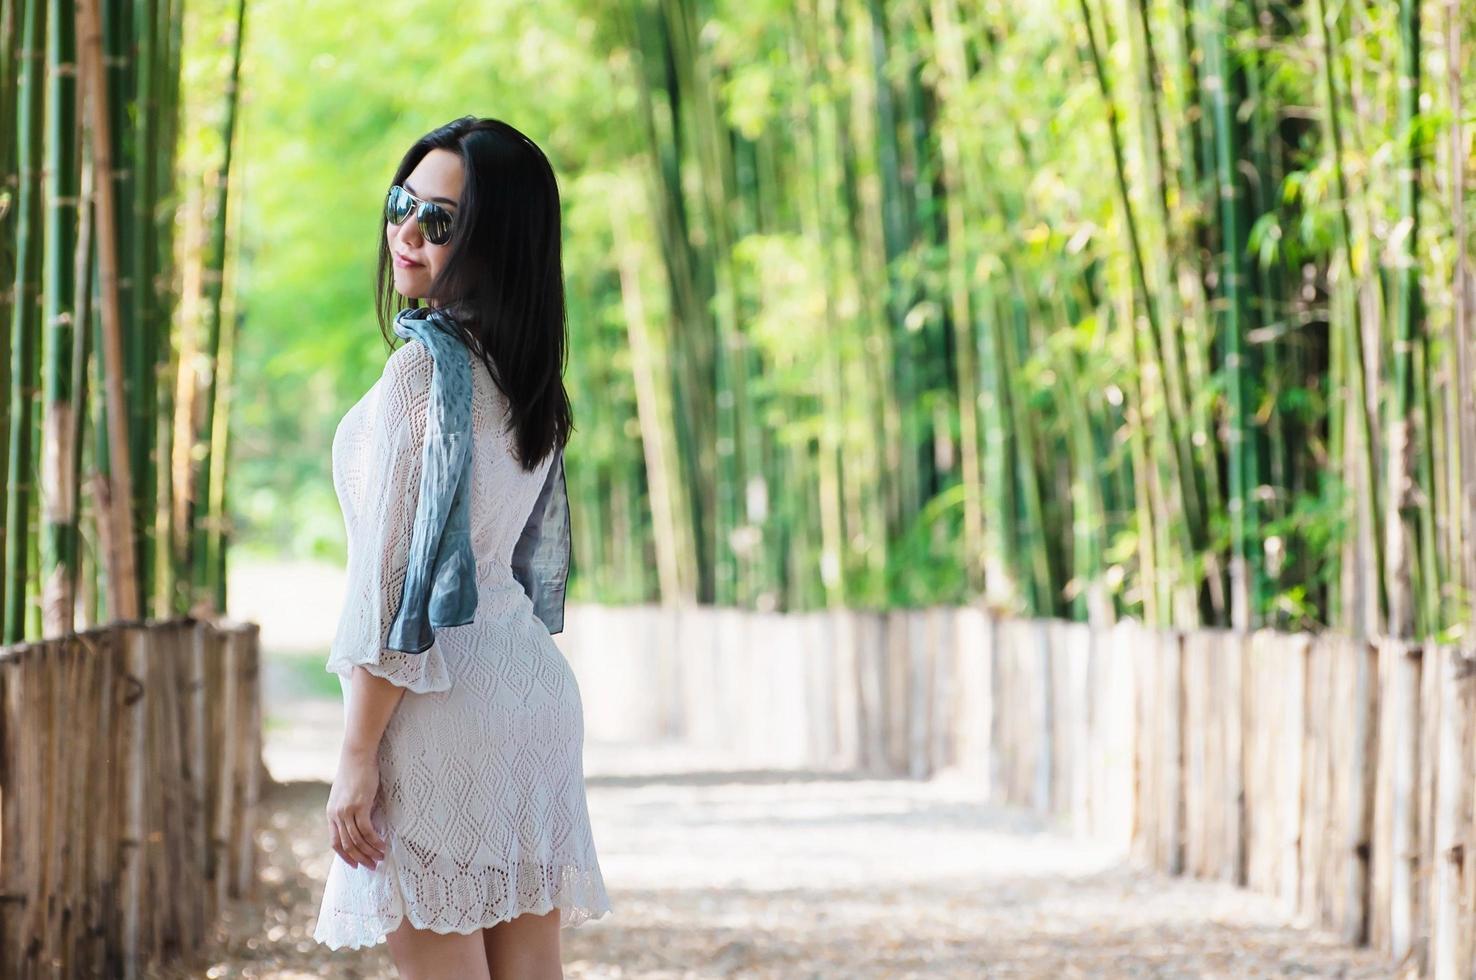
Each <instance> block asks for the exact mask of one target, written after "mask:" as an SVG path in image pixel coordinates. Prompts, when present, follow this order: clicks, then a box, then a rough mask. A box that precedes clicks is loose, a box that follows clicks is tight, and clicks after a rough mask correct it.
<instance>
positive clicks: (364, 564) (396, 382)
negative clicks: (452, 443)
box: [328, 341, 451, 694]
mask: <svg viewBox="0 0 1476 980" xmlns="http://www.w3.org/2000/svg"><path fill="white" fill-rule="evenodd" d="M434 366H435V361H434V359H433V358H432V356H431V353H430V351H429V349H427V348H426V346H425V345H424V344H422V343H420V342H419V341H411V342H409V343H406V344H405V345H404V346H402V347H399V348H397V349H396V350H395V351H394V353H392V354H391V355H390V357H389V360H388V361H387V362H386V363H385V366H384V374H383V375H382V376H381V377H380V379H379V382H378V384H377V386H376V387H377V391H376V393H375V396H374V397H373V398H371V399H370V404H369V405H368V406H367V409H368V412H369V418H368V419H367V420H366V421H365V423H364V424H365V425H366V426H368V428H369V439H368V450H367V451H368V454H369V459H368V460H367V465H366V467H365V469H366V471H367V475H368V480H367V482H368V485H367V486H366V487H365V488H364V493H363V498H364V499H363V505H362V511H361V512H360V513H359V514H358V515H357V519H356V520H355V521H354V523H353V526H352V528H350V530H349V535H348V583H347V586H346V588H345V590H344V602H343V609H342V610H341V612H340V613H339V620H338V629H337V631H336V633H335V634H334V638H333V646H332V649H331V651H330V653H329V656H328V669H329V670H330V671H332V672H333V673H335V674H338V675H339V676H341V677H345V678H347V677H351V676H352V675H353V670H354V666H355V665H358V666H362V667H363V668H364V669H365V670H367V671H369V672H370V673H371V674H374V675H375V676H377V677H382V678H384V679H385V680H388V681H390V682H391V683H393V684H396V685H398V686H400V687H404V688H408V689H409V690H411V691H414V692H416V693H422V694H423V693H428V692H432V691H446V690H449V689H450V687H451V677H450V675H449V674H448V673H447V671H446V661H445V658H444V657H443V656H442V653H441V648H440V645H439V643H438V642H432V643H431V645H430V647H429V648H427V649H426V650H424V651H422V652H420V653H405V652H403V651H399V650H391V649H388V648H387V647H386V646H385V644H386V642H387V641H388V639H389V631H390V625H391V623H392V622H393V620H394V616H395V612H396V610H397V609H398V608H399V604H400V595H401V593H402V591H403V590H404V586H405V570H406V568H407V567H408V566H409V563H410V538H411V531H412V530H413V527H414V524H415V506H416V503H417V501H418V500H419V497H420V472H421V465H422V463H421V454H422V451H423V449H424V446H425V428H426V421H427V415H428V410H429V405H430V385H431V375H432V372H433V370H434Z"/></svg>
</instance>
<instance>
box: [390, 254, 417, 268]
mask: <svg viewBox="0 0 1476 980" xmlns="http://www.w3.org/2000/svg"><path fill="white" fill-rule="evenodd" d="M395 265H397V266H399V267H400V268H401V269H413V268H415V267H416V266H418V265H420V263H419V262H411V261H410V260H409V259H407V258H405V257H404V256H402V255H400V254H399V253H396V254H395Z"/></svg>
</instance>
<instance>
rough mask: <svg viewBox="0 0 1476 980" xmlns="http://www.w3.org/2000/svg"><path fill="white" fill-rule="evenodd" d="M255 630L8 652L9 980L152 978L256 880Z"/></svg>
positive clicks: (3, 925)
mask: <svg viewBox="0 0 1476 980" xmlns="http://www.w3.org/2000/svg"><path fill="white" fill-rule="evenodd" d="M258 634H259V630H258V627H257V626H256V625H255V624H250V623H247V624H234V623H233V624H224V623H219V624H217V623H209V622H205V621H201V620H193V619H181V620H171V621H167V622H160V623H150V624H149V625H147V626H139V625H136V624H135V625H116V626H108V627H104V628H100V629H97V630H92V631H88V632H83V633H76V634H72V635H69V636H65V637H61V638H57V639H52V640H45V641H42V642H36V643H25V644H18V645H15V646H10V647H6V648H3V649H0V976H7V977H9V976H16V977H32V976H48V977H49V976H107V977H134V976H141V975H148V971H149V968H150V967H151V966H153V965H156V964H162V963H165V962H170V961H174V960H178V959H180V958H182V957H187V956H189V955H191V954H193V953H195V952H197V951H199V950H200V949H202V948H204V947H205V945H206V944H207V942H208V939H209V933H210V931H211V927H212V925H213V923H214V921H215V916H216V914H217V912H218V910H220V908H221V907H222V906H223V904H224V902H225V901H226V900H227V899H232V898H249V897H251V896H252V895H253V894H254V881H255V877H256V864H257V855H256V844H255V830H256V820H257V800H258V795H259V791H260V785H261V784H260V780H261V702H260V694H259V683H258V667H259V652H258Z"/></svg>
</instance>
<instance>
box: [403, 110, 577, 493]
mask: <svg viewBox="0 0 1476 980" xmlns="http://www.w3.org/2000/svg"><path fill="white" fill-rule="evenodd" d="M433 149H441V150H449V151H451V152H453V153H456V154H458V155H459V156H460V157H461V162H462V166H463V172H464V176H463V180H462V185H461V200H460V201H458V202H457V209H456V219H457V220H456V221H455V222H453V229H452V234H451V241H450V242H449V245H450V247H451V251H450V254H449V255H448V256H447V258H446V262H445V264H444V265H443V266H442V268H441V271H440V274H439V275H437V276H436V278H435V280H434V281H433V282H432V283H431V286H430V289H429V293H430V296H431V297H432V298H434V299H435V300H436V301H437V303H438V304H440V306H441V307H442V308H444V309H446V310H447V312H449V313H451V314H452V315H453V317H454V319H455V320H456V323H457V325H458V327H459V328H460V330H461V334H462V340H463V341H464V342H465V343H466V345H467V346H468V347H469V348H470V349H471V350H472V352H473V353H474V354H475V355H476V356H477V357H478V358H480V359H481V361H482V363H483V364H485V365H486V366H487V370H488V372H489V373H490V374H491V375H492V379H493V381H494V382H495V383H496V384H497V386H498V388H500V389H501V390H502V393H503V394H504V395H506V396H507V400H508V402H509V404H510V405H511V406H512V413H511V416H512V417H511V422H510V425H511V427H513V428H516V430H517V437H516V442H517V445H518V453H519V457H520V460H521V462H522V464H523V468H524V469H527V470H532V469H533V468H534V466H536V465H537V463H538V462H539V461H540V460H542V459H543V458H544V457H545V456H547V455H548V454H549V453H550V452H551V451H553V450H554V449H560V448H562V447H563V446H564V445H565V444H566V443H567V442H568V439H569V435H570V434H571V433H572V432H573V429H574V419H573V411H572V409H571V407H570V405H569V396H568V393H567V392H566V391H565V390H564V380H563V374H564V364H565V361H566V358H567V347H568V323H567V317H566V313H565V309H564V269H563V258H562V244H561V241H560V235H561V232H560V211H559V188H558V182H557V181H556V180H555V179H554V172H553V167H552V166H550V165H549V162H548V158H547V157H545V156H544V155H543V151H542V150H540V149H539V148H538V147H537V146H536V145H535V144H534V143H533V141H532V140H530V139H528V137H526V136H524V135H523V134H522V133H520V132H518V130H516V129H514V128H513V127H512V126H510V125H508V124H507V123H505V122H503V121H502V120H500V119H479V118H477V117H476V116H462V117H461V118H460V119H453V120H452V121H451V122H449V123H447V124H446V125H444V126H441V127H440V128H439V129H434V130H432V131H431V132H429V133H427V134H426V135H424V136H422V137H421V138H420V139H418V140H416V141H415V144H414V145H413V146H411V147H410V149H409V150H408V151H406V153H405V156H404V157H403V158H402V159H401V160H400V165H399V167H398V168H396V170H395V175H394V178H393V179H392V180H391V181H390V183H389V184H388V185H386V186H385V192H386V193H388V191H389V187H390V186H391V185H394V184H403V183H404V182H405V180H406V178H407V177H409V176H410V172H411V171H412V170H414V169H415V166H416V164H418V163H419V162H420V160H421V158H422V157H424V156H425V155H426V154H427V153H429V152H430V151H431V150H433ZM384 225H385V220H384V215H383V213H382V212H381V213H380V215H379V225H378V228H379V270H378V272H377V274H376V277H375V286H376V289H375V309H376V312H377V314H378V317H379V330H380V333H382V334H383V335H384V339H385V340H386V341H387V342H388V343H389V345H390V347H391V348H393V347H394V346H395V340H396V337H397V336H398V335H397V334H395V333H394V330H393V326H392V325H393V323H394V318H395V315H396V314H397V313H398V312H399V310H400V309H401V308H403V307H404V306H410V307H419V305H420V303H419V300H418V299H407V298H405V297H400V296H398V294H396V293H395V287H394V274H393V271H392V268H391V265H390V262H391V260H390V246H389V242H388V241H387V240H386V236H385V233H384Z"/></svg>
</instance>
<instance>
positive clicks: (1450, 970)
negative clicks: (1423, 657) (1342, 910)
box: [1427, 647, 1476, 980]
mask: <svg viewBox="0 0 1476 980" xmlns="http://www.w3.org/2000/svg"><path fill="white" fill-rule="evenodd" d="M1435 654H1436V661H1435V663H1434V664H1433V665H1431V666H1433V667H1435V670H1434V673H1435V674H1436V675H1437V677H1438V687H1439V697H1440V729H1439V744H1438V747H1437V749H1436V753H1437V754H1436V756H1435V757H1434V759H1432V760H1431V761H1432V762H1434V764H1435V767H1436V769H1437V771H1438V772H1439V776H1438V778H1437V780H1436V794H1437V795H1436V798H1435V814H1434V818H1435V866H1434V868H1433V871H1434V881H1433V883H1432V885H1431V906H1432V907H1431V914H1430V916H1429V918H1428V920H1427V921H1428V923H1429V928H1430V935H1431V939H1432V943H1431V945H1430V952H1429V973H1430V976H1432V977H1433V978H1435V980H1448V978H1455V977H1469V976H1470V975H1471V970H1472V968H1473V966H1476V963H1473V960H1472V957H1473V955H1476V950H1473V943H1472V929H1471V925H1472V910H1471V909H1470V907H1469V906H1463V901H1462V900H1463V898H1464V891H1465V878H1466V875H1467V874H1468V873H1469V870H1470V863H1471V861H1472V856H1471V848H1472V845H1473V839H1472V819H1473V814H1472V789H1473V783H1476V771H1473V768H1472V765H1471V761H1472V746H1473V745H1476V710H1473V709H1476V662H1473V660H1472V658H1471V657H1470V656H1469V655H1467V654H1463V653H1462V652H1461V651H1459V650H1456V649H1452V648H1450V647H1438V648H1436V650H1435Z"/></svg>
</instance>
